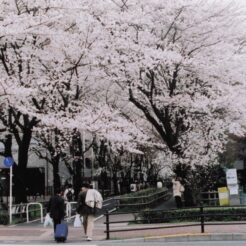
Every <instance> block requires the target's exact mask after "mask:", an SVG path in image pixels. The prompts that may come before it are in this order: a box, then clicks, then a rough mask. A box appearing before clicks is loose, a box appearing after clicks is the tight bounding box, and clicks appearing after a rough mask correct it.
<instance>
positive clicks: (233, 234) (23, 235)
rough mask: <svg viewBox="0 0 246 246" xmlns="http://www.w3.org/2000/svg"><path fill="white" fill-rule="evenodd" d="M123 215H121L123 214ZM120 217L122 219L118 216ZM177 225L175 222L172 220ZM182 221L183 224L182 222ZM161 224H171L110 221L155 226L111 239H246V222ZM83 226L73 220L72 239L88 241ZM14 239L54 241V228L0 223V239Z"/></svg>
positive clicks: (100, 224) (98, 227)
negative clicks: (243, 223) (231, 223)
mask: <svg viewBox="0 0 246 246" xmlns="http://www.w3.org/2000/svg"><path fill="white" fill-rule="evenodd" d="M121 216H122V215H121ZM130 217H132V218H133V217H134V216H133V215H127V217H125V216H124V219H125V220H128V219H131V218H130ZM115 219H117V220H119V219H120V217H119V216H118V218H115ZM121 219H123V218H121ZM104 220H105V218H101V219H99V220H97V221H96V222H95V230H94V237H93V241H102V240H106V234H105V232H104V231H105V224H104ZM172 225H174V224H172ZM179 225H181V224H179ZM158 226H170V224H151V225H133V224H132V225H131V224H130V225H128V224H127V223H120V224H118V223H117V224H111V225H110V229H111V230H117V229H127V230H128V229H134V228H135V229H136V228H140V227H141V228H146V227H152V228H153V229H151V230H133V231H125V232H112V233H110V240H143V241H194V240H246V225H219V226H218V225H207V226H205V232H206V233H200V230H201V229H200V226H192V225H191V226H189V227H179V228H166V229H160V228H156V227H158ZM83 235H84V234H83V231H82V228H74V227H73V225H72V223H70V224H69V236H68V242H69V243H78V242H83V241H84V242H85V238H84V237H83ZM6 241H7V242H8V241H12V242H13V241H14V242H16V243H18V242H22V243H23V242H27V241H28V242H30V241H33V242H43V243H51V242H54V239H53V228H51V227H48V228H44V227H43V225H42V224H40V223H36V224H35V225H32V224H25V225H23V224H22V225H21V226H20V225H19V226H18V225H17V226H0V242H6Z"/></svg>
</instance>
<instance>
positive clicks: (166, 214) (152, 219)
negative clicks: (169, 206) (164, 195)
mask: <svg viewBox="0 0 246 246" xmlns="http://www.w3.org/2000/svg"><path fill="white" fill-rule="evenodd" d="M237 214H238V215H237ZM204 215H205V221H233V220H235V221H243V220H246V207H209V208H204ZM139 218H140V219H141V220H143V222H142V223H162V222H166V223H167V222H198V221H200V218H201V217H200V208H190V209H179V210H166V211H160V210H156V211H155V210H144V211H141V212H140V213H139Z"/></svg>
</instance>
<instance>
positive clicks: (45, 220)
mask: <svg viewBox="0 0 246 246" xmlns="http://www.w3.org/2000/svg"><path fill="white" fill-rule="evenodd" d="M49 225H50V226H53V220H52V219H51V217H50V214H49V213H47V214H46V216H45V219H44V227H46V226H49Z"/></svg>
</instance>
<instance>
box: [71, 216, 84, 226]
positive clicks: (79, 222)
mask: <svg viewBox="0 0 246 246" xmlns="http://www.w3.org/2000/svg"><path fill="white" fill-rule="evenodd" d="M82 220H83V217H82V219H81V218H80V215H79V214H76V216H75V219H74V222H73V226H74V227H82Z"/></svg>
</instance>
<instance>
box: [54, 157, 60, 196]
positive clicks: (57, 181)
mask: <svg viewBox="0 0 246 246" xmlns="http://www.w3.org/2000/svg"><path fill="white" fill-rule="evenodd" d="M59 161H60V156H59V155H58V156H55V157H52V166H53V184H54V186H53V187H54V192H56V191H57V190H59V189H60V188H61V179H60V175H59Z"/></svg>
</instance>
